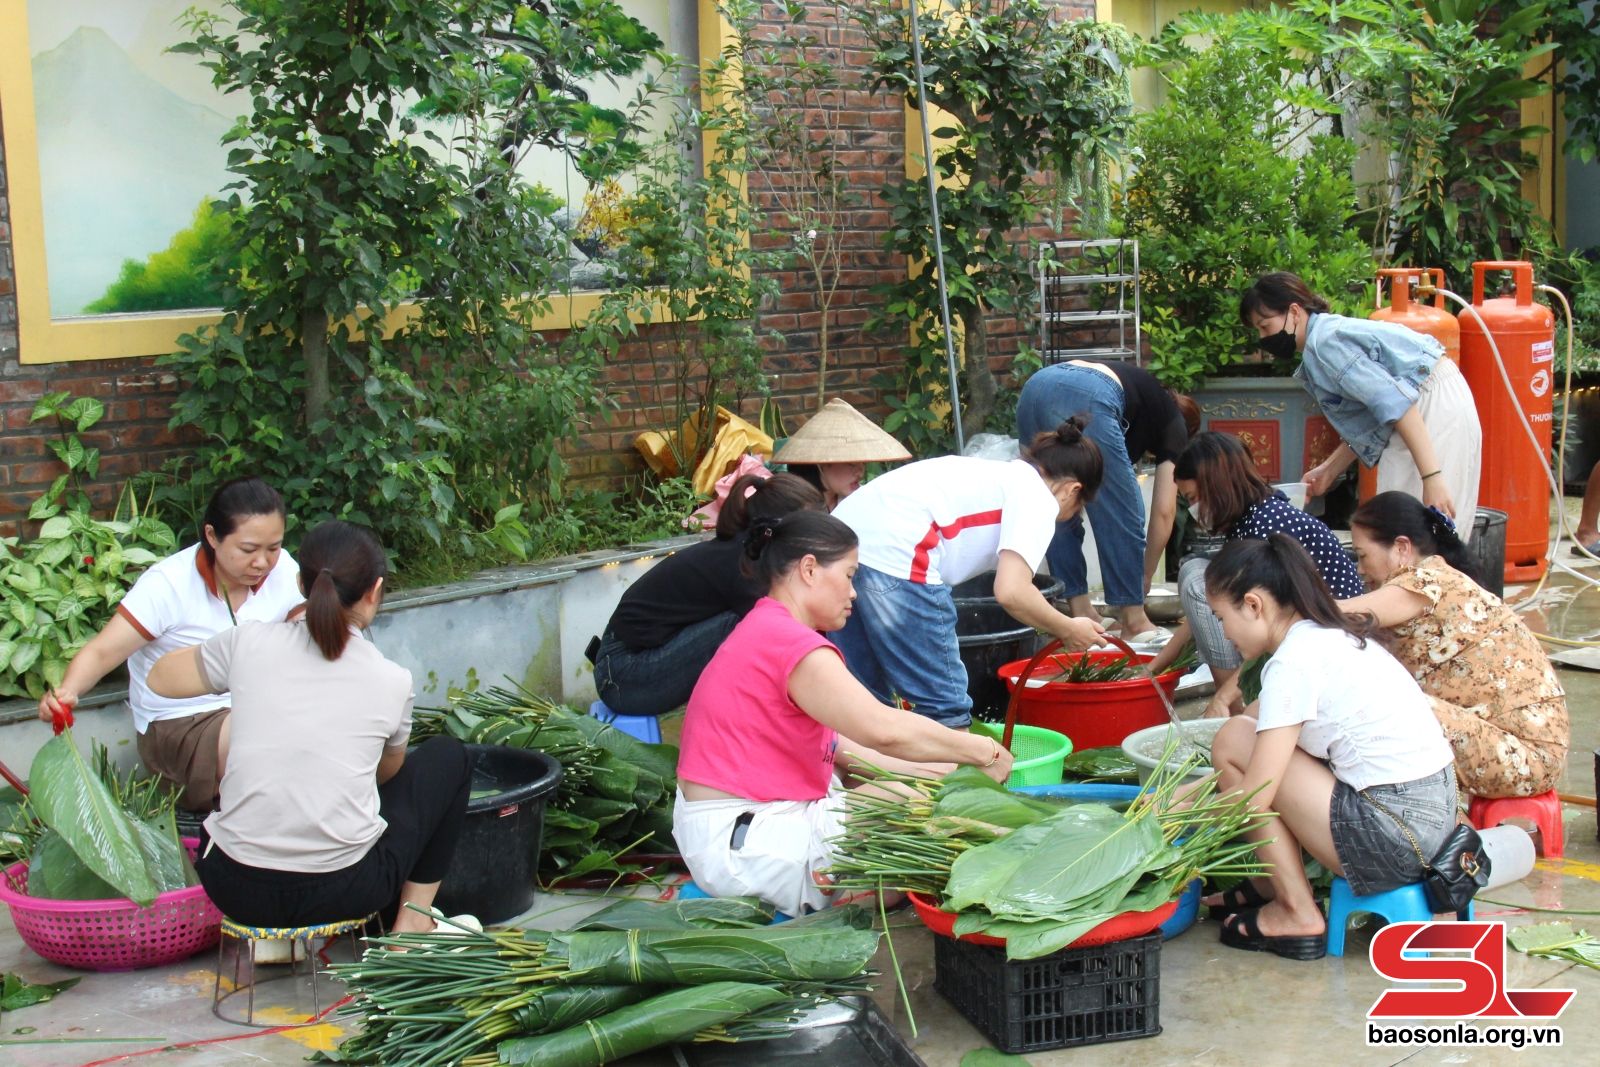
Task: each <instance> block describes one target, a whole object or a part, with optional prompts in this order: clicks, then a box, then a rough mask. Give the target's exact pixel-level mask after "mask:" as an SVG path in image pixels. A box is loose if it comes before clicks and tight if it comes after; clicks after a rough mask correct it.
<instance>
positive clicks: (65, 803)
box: [28, 730, 160, 904]
mask: <svg viewBox="0 0 1600 1067" xmlns="http://www.w3.org/2000/svg"><path fill="white" fill-rule="evenodd" d="M28 787H29V798H28V799H29V801H30V802H31V803H32V805H33V810H34V811H35V812H36V813H37V814H38V816H39V819H40V820H41V821H42V822H43V823H44V824H45V825H46V826H48V827H49V828H50V829H52V830H54V831H55V832H56V833H58V834H60V835H61V836H62V837H63V838H64V839H65V840H66V842H67V844H68V845H70V846H71V847H72V851H73V852H75V853H76V854H77V856H78V858H79V859H81V860H82V861H83V863H84V866H86V867H88V868H89V869H90V870H91V871H93V872H94V873H95V874H97V875H99V876H100V877H101V878H103V879H104V880H105V881H106V882H107V883H109V884H110V885H111V886H113V887H114V888H115V889H116V890H117V892H119V893H121V894H122V895H123V896H125V897H127V898H128V899H129V900H132V901H133V902H134V903H135V904H149V903H150V902H151V901H153V900H154V899H155V898H156V894H157V893H158V892H160V890H159V888H158V887H157V885H156V883H155V880H154V879H153V878H152V877H151V875H150V869H149V866H148V865H147V864H146V862H145V857H144V850H143V849H142V848H141V847H140V841H139V836H138V834H137V832H136V831H135V830H134V828H133V824H132V821H131V820H130V819H129V818H128V816H127V814H126V813H125V812H124V811H123V810H122V808H121V806H120V805H118V804H117V801H116V798H115V797H113V796H112V795H111V791H110V790H109V789H107V788H106V786H105V783H104V782H102V781H101V780H100V778H99V776H98V775H96V774H95V773H94V771H93V770H91V769H90V767H89V765H88V763H86V762H85V761H84V758H83V755H82V753H80V752H79V751H78V749H77V746H76V745H74V744H73V743H72V731H71V730H65V731H63V732H62V733H61V734H59V735H57V736H56V737H53V738H51V739H50V740H49V741H47V742H46V743H45V746H44V747H43V748H41V749H40V750H39V754H38V755H37V756H35V757H34V758H33V767H32V768H31V769H30V770H29V772H28Z"/></svg>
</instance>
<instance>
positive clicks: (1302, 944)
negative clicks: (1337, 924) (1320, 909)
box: [1221, 908, 1328, 960]
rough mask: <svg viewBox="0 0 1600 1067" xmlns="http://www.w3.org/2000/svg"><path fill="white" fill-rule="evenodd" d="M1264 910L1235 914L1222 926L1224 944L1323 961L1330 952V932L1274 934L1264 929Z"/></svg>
mask: <svg viewBox="0 0 1600 1067" xmlns="http://www.w3.org/2000/svg"><path fill="white" fill-rule="evenodd" d="M1259 915H1260V911H1259V909H1257V908H1249V909H1247V910H1245V911H1241V912H1237V913H1235V915H1234V917H1233V921H1232V922H1231V923H1223V925H1222V939H1221V940H1222V943H1223V944H1224V945H1227V946H1228V947H1229V948H1239V949H1244V950H1245V951H1246V952H1270V953H1272V954H1273V955H1274V956H1282V957H1283V958H1284V959H1286V960H1320V959H1321V958H1322V957H1324V956H1326V955H1327V954H1328V932H1327V931H1326V930H1324V931H1323V932H1322V933H1320V934H1291V935H1286V936H1282V937H1274V936H1272V935H1270V934H1263V933H1262V932H1261V920H1260V918H1259Z"/></svg>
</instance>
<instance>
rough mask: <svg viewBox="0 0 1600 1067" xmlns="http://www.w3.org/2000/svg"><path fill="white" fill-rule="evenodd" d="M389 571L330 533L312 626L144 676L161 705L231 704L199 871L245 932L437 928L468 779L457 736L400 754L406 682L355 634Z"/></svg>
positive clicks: (162, 664)
mask: <svg viewBox="0 0 1600 1067" xmlns="http://www.w3.org/2000/svg"><path fill="white" fill-rule="evenodd" d="M387 571H388V565H387V562H386V560H385V557H384V552H383V547H382V546H381V545H380V544H379V543H378V539H377V538H376V537H375V536H374V535H373V534H372V532H371V531H370V530H367V529H365V528H364V527H360V526H353V525H351V524H349V523H344V522H325V523H323V524H322V525H321V526H318V527H317V528H316V529H315V530H312V531H311V533H310V534H308V535H307V536H306V539H305V542H304V543H303V544H302V545H301V547H300V586H301V588H302V589H303V590H304V591H305V594H306V611H305V615H304V617H303V619H299V620H296V621H293V622H271V623H266V622H254V623H250V622H247V623H243V624H241V625H239V626H237V627H233V628H230V629H228V630H225V631H223V632H222V633H219V634H217V635H216V636H215V637H213V638H211V639H209V640H207V641H205V642H203V643H202V644H199V645H196V646H194V647H191V648H186V649H182V650H179V651H176V652H171V653H168V654H167V655H165V656H163V657H161V659H160V660H159V661H158V662H157V663H156V665H155V667H154V668H153V669H152V670H151V671H150V687H151V688H152V689H154V690H155V691H156V692H157V693H160V694H161V695H162V696H167V697H186V696H194V695H198V694H201V693H218V692H224V691H231V692H232V694H233V711H232V714H231V716H230V723H229V732H230V734H231V739H230V744H229V753H228V763H227V768H226V770H225V771H224V772H223V776H222V784H221V798H222V802H221V810H220V811H218V812H215V813H214V814H212V815H211V817H210V818H208V819H207V820H206V823H205V831H206V836H208V837H209V842H208V843H206V844H204V845H203V846H202V853H201V856H200V859H199V861H198V862H197V863H196V864H195V867H196V869H197V870H198V871H199V874H200V881H201V883H202V884H203V885H204V886H205V887H206V892H207V893H208V894H209V895H210V897H211V899H212V900H213V901H215V902H216V904H217V906H218V907H220V908H221V909H222V910H223V912H224V914H226V915H227V916H228V917H230V918H232V919H234V920H235V921H237V922H240V923H245V924H247V925H251V926H307V925H316V924H319V923H325V922H331V921H334V920H338V919H349V918H355V917H359V916H362V915H368V914H371V913H372V912H374V911H378V910H380V909H384V908H387V907H388V906H389V905H391V904H392V903H394V901H395V900H396V898H398V899H399V901H400V904H401V907H400V910H399V912H398V914H397V915H396V916H395V919H394V922H393V924H392V925H391V927H390V928H391V929H392V930H395V931H398V932H405V931H415V930H428V929H432V928H433V925H434V923H433V919H432V918H431V917H430V916H429V914H428V909H429V908H430V907H431V906H432V904H433V898H434V895H435V894H436V893H437V892H438V890H439V883H440V881H441V880H442V879H443V877H444V874H445V871H446V869H448V867H449V865H450V859H451V857H452V855H453V854H454V852H455V846H456V839H457V838H458V837H459V836H460V832H461V823H462V820H463V818H464V817H465V814H466V806H467V790H468V785H469V782H470V779H471V768H470V767H469V765H468V760H467V755H466V751H465V749H463V748H462V746H461V743H460V742H459V741H456V740H455V739H453V738H447V737H435V738H430V739H429V740H428V741H426V742H424V743H423V744H422V745H420V746H419V747H418V748H417V749H416V750H415V751H413V752H411V753H410V754H409V755H408V754H407V751H406V742H407V740H408V739H409V737H410V735H411V698H412V681H411V672H409V671H407V670H406V669H405V668H404V667H401V666H399V665H398V664H395V663H391V662H390V661H389V660H387V659H384V657H383V656H382V655H381V654H380V653H379V652H378V650H377V649H376V648H374V647H373V646H372V645H371V644H370V643H368V642H367V640H366V639H365V638H363V637H362V636H361V634H360V632H359V631H360V630H361V629H364V628H365V627H366V626H368V625H369V624H370V623H371V622H372V617H373V615H374V614H376V613H377V610H378V604H379V602H380V601H381V600H382V597H383V580H384V577H385V575H386V573H387ZM407 904H411V905H415V907H416V908H420V909H422V910H421V911H420V912H419V911H415V910H412V909H409V908H407V907H405V905H407Z"/></svg>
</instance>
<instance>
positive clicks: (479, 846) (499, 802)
mask: <svg viewBox="0 0 1600 1067" xmlns="http://www.w3.org/2000/svg"><path fill="white" fill-rule="evenodd" d="M467 754H468V756H469V757H470V758H471V760H472V787H471V788H472V793H471V797H472V799H469V800H468V801H467V817H466V820H465V821H464V822H463V823H462V826H461V838H460V840H458V841H457V842H456V854H455V858H454V859H453V860H452V861H451V863H450V870H449V872H448V873H447V874H446V875H445V876H444V884H443V885H441V886H440V887H439V896H438V899H437V900H436V901H435V903H434V906H435V907H437V908H438V909H439V910H440V911H442V912H444V913H445V914H446V915H450V914H456V913H459V912H467V913H469V914H471V915H476V916H477V917H478V919H479V920H480V921H481V922H482V923H483V924H484V925H485V926H487V925H489V924H491V923H498V922H505V921H506V920H507V919H512V918H515V917H516V916H518V915H521V914H522V913H523V912H525V911H527V910H528V909H529V908H530V907H532V906H533V895H534V888H535V886H536V884H537V880H538V874H539V842H540V839H541V838H542V837H543V836H544V807H545V804H546V802H548V801H549V800H550V798H551V797H553V796H555V791H556V786H558V785H559V784H560V783H561V764H559V763H557V762H556V761H555V760H554V759H553V758H552V757H550V756H547V755H545V754H544V753H543V752H535V751H532V750H531V749H525V748H507V747H505V746H503V745H468V746H467Z"/></svg>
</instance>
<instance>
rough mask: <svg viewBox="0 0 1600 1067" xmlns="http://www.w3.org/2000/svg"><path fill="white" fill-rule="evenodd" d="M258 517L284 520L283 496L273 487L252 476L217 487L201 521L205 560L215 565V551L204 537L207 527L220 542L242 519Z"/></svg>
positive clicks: (201, 545) (201, 543)
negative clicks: (274, 517)
mask: <svg viewBox="0 0 1600 1067" xmlns="http://www.w3.org/2000/svg"><path fill="white" fill-rule="evenodd" d="M257 515H276V516H278V517H279V518H283V515H284V509H283V497H282V496H280V495H279V494H278V491H277V490H276V489H274V488H272V486H270V485H268V484H267V483H266V482H265V481H263V480H262V479H260V478H257V477H255V476H254V475H247V476H246V477H243V478H234V479H233V480H232V481H228V482H224V483H223V484H222V485H220V486H218V487H217V491H216V492H214V493H212V494H211V499H210V500H208V501H207V502H206V513H205V515H204V516H203V517H202V518H201V520H200V551H201V552H204V553H205V555H206V560H207V561H208V562H210V563H213V564H215V563H216V562H217V550H216V549H215V548H212V547H211V542H210V541H209V540H208V539H207V538H206V527H208V526H209V527H211V533H212V536H214V537H215V538H216V539H217V540H218V541H222V540H224V539H225V538H226V537H227V536H228V535H229V534H231V533H233V531H234V530H235V529H237V528H238V526H239V524H240V523H241V522H243V521H244V520H245V519H250V518H254V517H255V516H257Z"/></svg>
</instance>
